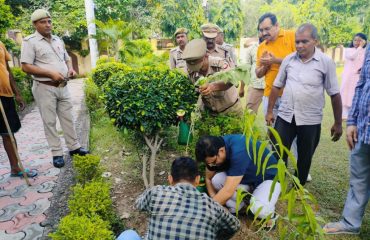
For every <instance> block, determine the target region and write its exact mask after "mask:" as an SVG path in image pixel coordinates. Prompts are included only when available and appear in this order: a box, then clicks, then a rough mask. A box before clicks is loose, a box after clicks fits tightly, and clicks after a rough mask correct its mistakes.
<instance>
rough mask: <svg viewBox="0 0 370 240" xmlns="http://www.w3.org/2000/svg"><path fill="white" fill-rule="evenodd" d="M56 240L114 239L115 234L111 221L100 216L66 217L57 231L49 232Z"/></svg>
mask: <svg viewBox="0 0 370 240" xmlns="http://www.w3.org/2000/svg"><path fill="white" fill-rule="evenodd" d="M49 237H51V238H52V239H54V240H72V239H73V240H113V239H114V235H113V232H112V231H111V230H109V223H108V222H106V221H103V220H101V219H100V218H99V217H98V216H92V217H88V216H76V215H72V214H71V215H68V216H66V217H64V218H63V219H62V220H61V221H60V223H59V226H58V229H57V231H56V232H54V233H51V234H49Z"/></svg>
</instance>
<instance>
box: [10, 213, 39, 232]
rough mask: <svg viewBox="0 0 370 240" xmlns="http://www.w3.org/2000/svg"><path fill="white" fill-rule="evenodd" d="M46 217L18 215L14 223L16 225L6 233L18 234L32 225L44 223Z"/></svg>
mask: <svg viewBox="0 0 370 240" xmlns="http://www.w3.org/2000/svg"><path fill="white" fill-rule="evenodd" d="M45 218H46V216H45V215H44V214H41V215H37V216H29V215H27V214H24V213H20V214H17V215H16V216H15V218H14V219H13V221H14V222H15V225H14V226H13V227H11V228H9V229H7V230H6V233H16V232H19V231H22V230H23V228H24V227H26V226H27V225H30V224H32V223H40V222H42V221H44V220H45Z"/></svg>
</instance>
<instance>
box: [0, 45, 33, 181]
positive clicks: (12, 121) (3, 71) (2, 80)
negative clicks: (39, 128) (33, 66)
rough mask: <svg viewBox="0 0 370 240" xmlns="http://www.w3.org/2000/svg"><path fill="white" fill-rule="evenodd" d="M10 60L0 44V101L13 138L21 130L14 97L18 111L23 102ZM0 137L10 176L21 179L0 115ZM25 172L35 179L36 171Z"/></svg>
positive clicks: (27, 170) (21, 174)
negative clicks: (8, 164) (10, 66)
mask: <svg viewBox="0 0 370 240" xmlns="http://www.w3.org/2000/svg"><path fill="white" fill-rule="evenodd" d="M10 60H11V57H10V54H9V53H8V51H7V50H6V48H5V46H4V44H3V43H2V42H0V100H1V103H2V105H3V108H4V112H5V115H6V118H7V120H8V123H9V127H10V130H11V134H13V136H14V133H15V132H17V131H18V130H19V129H20V128H21V122H20V121H19V117H18V114H17V111H16V108H15V104H14V95H15V100H16V101H17V103H18V104H19V108H20V110H23V109H24V102H23V99H22V97H21V95H20V93H19V90H18V88H17V86H16V84H15V80H14V78H13V74H12V72H11V71H10V68H9V65H8V61H10ZM0 135H1V137H2V139H3V144H4V148H5V151H6V153H7V155H8V158H9V162H10V176H12V177H22V176H23V173H22V171H21V169H20V167H19V165H18V160H17V153H16V152H15V151H16V149H14V148H13V146H12V141H11V137H10V135H9V132H8V129H7V128H6V124H5V121H4V119H3V115H2V114H0ZM25 172H26V174H27V176H28V177H35V176H36V175H37V171H36V170H29V169H25Z"/></svg>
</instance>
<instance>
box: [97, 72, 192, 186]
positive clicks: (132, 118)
mask: <svg viewBox="0 0 370 240" xmlns="http://www.w3.org/2000/svg"><path fill="white" fill-rule="evenodd" d="M104 92H105V100H106V107H107V110H108V114H109V116H110V117H111V118H112V120H113V121H114V123H115V124H116V126H118V127H120V128H127V129H132V130H134V131H135V132H136V133H139V134H141V136H143V138H144V140H145V143H146V144H147V146H148V147H149V149H150V157H149V158H148V157H147V155H146V153H145V152H144V153H143V157H142V161H143V165H142V170H143V172H142V176H143V180H144V185H145V186H146V187H152V186H154V175H155V173H154V168H155V159H156V154H157V152H158V150H159V149H160V146H161V144H162V142H163V138H162V137H161V136H160V132H161V130H163V129H167V128H168V127H169V126H171V125H175V124H176V122H177V114H176V111H177V110H179V109H183V110H185V111H186V112H187V113H188V114H187V115H185V116H187V117H189V116H190V113H191V112H192V110H193V109H194V107H195V103H196V99H197V96H196V93H195V88H194V86H193V84H192V83H191V82H190V81H189V79H188V78H187V77H186V76H185V75H183V74H182V73H181V72H179V71H178V70H170V69H168V67H160V66H157V67H143V68H136V69H135V70H131V71H128V72H122V73H118V74H115V75H113V76H112V77H111V78H110V80H109V81H108V82H107V83H106V84H105V85H104ZM185 120H186V119H185ZM148 160H149V166H150V167H149V172H150V173H149V181H148V178H147V173H146V169H147V164H148Z"/></svg>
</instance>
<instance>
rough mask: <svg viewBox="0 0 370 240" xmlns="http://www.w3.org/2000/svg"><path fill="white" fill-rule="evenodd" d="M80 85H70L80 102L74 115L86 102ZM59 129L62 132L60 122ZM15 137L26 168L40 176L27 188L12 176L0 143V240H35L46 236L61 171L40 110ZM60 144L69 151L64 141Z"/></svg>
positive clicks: (23, 120) (21, 180)
mask: <svg viewBox="0 0 370 240" xmlns="http://www.w3.org/2000/svg"><path fill="white" fill-rule="evenodd" d="M74 82H77V81H74ZM78 84H79V85H78ZM78 84H71V86H69V88H70V91H71V92H76V93H75V96H74V97H73V94H71V95H72V97H73V101H76V100H77V101H78V102H76V103H75V104H74V105H75V106H74V111H75V112H76V108H77V109H78V108H79V107H81V106H77V105H81V101H83V100H81V99H83V90H82V89H83V87H82V86H83V81H82V80H80V81H79V83H78ZM72 85H73V86H72ZM76 86H77V87H79V90H78V91H77V90H76ZM76 97H77V98H78V99H79V100H78V99H76ZM57 129H58V131H60V129H61V128H60V124H59V123H58V124H57ZM15 137H16V139H17V143H18V152H19V155H20V159H21V160H22V163H23V166H24V167H25V168H30V169H36V170H37V171H38V173H39V175H38V176H37V177H36V178H32V179H30V183H31V185H32V186H27V185H26V182H25V181H24V179H23V178H19V177H10V166H9V160H8V156H7V154H6V152H5V150H4V147H3V145H1V144H0V240H8V239H9V240H10V239H11V240H18V239H19V240H21V239H22V240H28V239H29V240H34V239H38V238H40V237H42V235H43V232H44V226H42V225H41V223H42V222H46V221H47V219H46V215H45V214H44V213H45V212H46V211H47V209H48V208H49V207H50V204H51V202H50V200H49V199H50V198H51V197H52V196H53V193H52V190H53V188H54V187H55V186H56V184H57V183H56V181H57V179H58V176H59V174H60V169H57V168H54V166H53V165H52V154H51V151H50V149H49V148H48V144H47V141H46V138H45V134H44V128H43V125H42V120H41V116H40V113H39V111H38V109H37V107H35V108H34V109H33V110H31V112H29V113H28V114H26V115H25V116H24V117H23V119H22V128H21V129H20V131H18V132H17V133H16V134H15ZM61 141H62V144H63V149H64V151H66V152H67V151H68V149H66V147H65V140H64V139H63V138H62V139H61Z"/></svg>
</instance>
